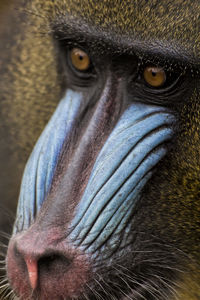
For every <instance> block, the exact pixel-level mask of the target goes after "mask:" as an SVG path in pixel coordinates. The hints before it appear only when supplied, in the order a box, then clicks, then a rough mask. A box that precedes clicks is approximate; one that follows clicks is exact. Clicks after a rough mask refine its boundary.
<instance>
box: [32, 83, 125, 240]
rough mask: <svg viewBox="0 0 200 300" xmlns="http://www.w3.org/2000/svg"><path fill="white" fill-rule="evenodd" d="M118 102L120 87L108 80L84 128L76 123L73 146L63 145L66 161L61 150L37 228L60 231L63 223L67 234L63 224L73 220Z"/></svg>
mask: <svg viewBox="0 0 200 300" xmlns="http://www.w3.org/2000/svg"><path fill="white" fill-rule="evenodd" d="M122 102H123V101H122V95H121V90H120V83H119V82H118V81H117V80H116V79H112V78H110V80H108V82H107V84H106V85H105V87H104V90H103V92H102V94H101V97H100V99H99V100H98V101H97V103H96V105H95V108H94V112H93V114H92V116H91V117H90V118H88V120H87V122H86V126H85V128H81V123H80V125H79V126H80V131H79V130H78V132H77V133H76V136H75V137H74V138H75V140H76V143H75V146H74V145H73V142H74V139H73V137H72V139H71V140H70V145H67V149H69V151H70V152H72V154H71V153H70V160H69V154H68V151H66V149H63V155H61V160H60V161H59V162H58V164H57V169H58V170H60V169H61V170H62V171H61V172H60V171H58V172H57V171H56V172H55V176H54V180H53V184H52V188H51V191H50V193H49V195H48V197H47V199H46V201H45V203H44V206H43V208H42V209H41V212H40V213H39V216H38V218H36V222H39V223H40V225H41V226H43V225H44V227H46V226H51V225H52V224H57V225H58V226H59V227H60V228H61V227H62V228H63V220H64V223H65V228H63V229H64V230H65V234H67V225H66V224H67V223H68V222H69V221H70V220H71V218H72V217H73V210H74V208H75V207H76V205H77V203H78V202H79V200H80V198H81V196H82V194H83V192H84V189H85V187H86V185H87V182H88V180H89V176H90V172H91V170H92V167H93V165H94V163H95V159H96V157H97V155H98V153H99V151H100V150H101V148H102V146H103V144H104V142H105V140H106V138H107V137H108V135H109V133H110V132H111V130H112V129H113V127H114V126H115V124H116V122H117V120H118V119H119V116H120V112H121V109H122V105H123V104H122ZM70 149H72V150H70ZM39 223H38V224H39ZM42 224H43V225H42Z"/></svg>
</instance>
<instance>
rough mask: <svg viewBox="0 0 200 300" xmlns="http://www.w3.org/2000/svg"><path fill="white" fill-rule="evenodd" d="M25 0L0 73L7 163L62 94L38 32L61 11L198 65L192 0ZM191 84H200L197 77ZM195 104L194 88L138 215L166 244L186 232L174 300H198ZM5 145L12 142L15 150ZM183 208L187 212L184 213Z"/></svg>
mask: <svg viewBox="0 0 200 300" xmlns="http://www.w3.org/2000/svg"><path fill="white" fill-rule="evenodd" d="M32 2H33V3H32ZM32 2H31V1H30V2H29V3H30V7H29V8H28V10H30V11H33V12H35V13H38V15H39V17H38V16H37V15H34V14H33V15H32V14H29V13H28V12H27V14H26V17H25V21H24V24H23V26H22V29H21V30H19V33H18V34H17V35H16V36H15V37H14V38H13V44H12V45H11V46H10V47H11V48H12V51H11V59H10V61H9V65H8V72H7V73H6V74H7V75H3V78H2V82H4V83H5V82H7V85H8V86H3V85H2V84H1V83H0V90H1V91H3V93H4V94H5V95H6V96H5V99H4V101H2V102H1V104H0V108H1V112H0V114H1V116H2V118H3V120H4V121H5V123H4V126H5V127H7V128H8V131H9V133H8V136H9V138H8V137H6V139H9V140H8V142H7V143H8V144H9V146H8V147H9V149H11V151H13V153H15V154H14V160H16V161H18V160H19V158H20V160H21V162H20V164H22V165H23V164H24V162H25V160H26V158H27V157H28V155H29V153H30V151H31V149H32V147H33V145H34V143H35V141H36V139H37V138H38V136H39V134H40V133H41V131H42V129H43V127H44V125H45V124H46V122H47V120H48V119H49V118H50V116H51V114H52V113H53V111H54V110H55V108H56V105H57V103H58V101H59V100H60V98H61V95H62V88H61V82H62V78H60V77H62V75H61V76H59V75H58V74H57V65H56V62H55V61H56V59H55V49H54V45H53V44H52V38H51V36H50V35H48V34H43V32H46V31H47V32H49V31H50V30H51V29H50V27H49V24H48V20H49V19H56V20H57V19H59V18H61V19H63V18H65V14H66V13H67V14H72V15H73V16H74V17H75V18H78V19H79V20H84V22H86V23H88V24H89V25H90V26H96V27H97V28H99V30H100V31H101V30H102V29H101V28H103V30H105V32H107V31H111V32H112V34H113V35H114V33H116V35H124V36H127V35H128V37H127V38H128V40H129V41H130V43H131V40H132V39H138V40H144V41H146V43H147V44H148V41H152V40H153V41H154V40H155V37H156V40H158V41H160V40H161V41H164V42H165V43H166V44H170V43H172V44H174V45H178V46H180V47H181V48H182V49H184V50H185V52H187V53H188V55H189V56H190V57H191V60H192V61H197V62H198V64H199V60H200V34H199V28H200V26H199V25H200V21H199V20H200V19H199V12H200V7H199V6H200V4H199V0H195V1H192V0H190V1H188V0H175V1H170V0H162V1H161V0H152V1H143V0H141V1H131V0H127V1H120V0H115V1H114V0H107V1H106V0H102V1H99V0H96V1H95V0H88V1H87V0H57V1H56V2H55V1H53V0H52V1H50V0H48V1H42V2H41V1H39V0H35V1H32ZM22 3H23V2H22ZM137 4H138V5H137ZM110 8H112V9H110ZM41 12H42V14H41ZM194 12H196V13H194ZM27 19H28V23H27ZM23 31H24V32H25V33H23ZM127 32H128V34H127ZM41 36H42V38H41ZM41 40H42V43H41ZM46 49H48V52H47V51H46ZM6 76H7V78H6ZM44 82H45V85H44V84H43V83H44ZM196 85H197V86H198V85H199V79H198V81H197V83H196ZM6 90H7V91H9V92H6ZM22 95H23V97H22ZM199 102H200V91H199V88H197V89H196V91H194V93H193V95H192V97H191V99H189V101H188V103H186V104H185V105H184V106H183V108H182V111H181V118H180V119H181V123H182V124H181V125H180V126H181V129H180V132H179V135H178V138H179V140H178V143H177V145H176V149H175V150H174V151H173V152H172V153H171V154H170V156H169V157H170V159H169V160H168V161H170V162H171V165H170V166H164V168H163V169H162V173H161V172H158V175H157V178H158V177H159V176H160V179H158V181H157V184H159V185H160V187H159V191H157V190H156V189H155V187H153V188H152V190H153V192H151V197H154V198H155V203H154V204H153V205H152V210H151V213H150V214H149V215H147V216H145V221H144V220H143V218H144V216H142V217H141V219H142V220H143V222H144V225H143V226H144V227H145V226H146V225H147V224H148V228H149V230H151V228H153V229H154V231H155V232H156V233H158V235H159V236H161V237H162V238H163V239H165V238H166V241H169V242H172V243H173V242H174V241H176V240H178V241H179V240H180V239H181V238H182V237H183V236H185V244H184V245H183V244H181V243H180V244H178V246H179V247H180V251H183V252H184V253H185V254H186V255H188V256H190V257H191V258H192V260H194V261H195V263H193V264H192V263H191V262H190V263H188V265H186V269H187V270H188V272H187V273H185V274H183V275H182V278H181V279H179V280H178V282H177V284H178V285H179V286H180V288H179V289H177V293H178V296H177V297H176V298H174V299H173V298H171V299H173V300H183V299H184V300H185V299H186V300H198V299H199V295H200V287H199V286H200V284H199V283H200V274H199V265H198V262H199V261H200V253H199V242H200V241H199V240H198V234H199V233H200V231H199V214H200V207H199V184H200V180H199V171H200V159H199V157H200V155H199V154H200V153H199V143H200V135H199V134H200V132H199V131H200V127H199V119H200V113H199V111H200V106H199ZM32 107H34V110H33V109H32ZM27 115H28V118H27ZM11 144H12V145H15V146H14V149H13V148H11V146H10V145H11ZM17 153H19V154H17ZM15 156H16V158H15ZM21 168H22V167H21ZM169 169H170V171H169ZM166 179H167V180H166ZM154 189H155V190H154ZM156 199H158V200H156ZM180 202H181V206H180ZM148 203H151V201H150V200H149V199H147V206H148ZM149 205H150V207H151V204H149ZM179 207H180V208H179ZM184 207H186V208H187V209H185V210H184V209H183V208H184ZM190 207H191V209H188V208H190ZM148 213H149V210H148ZM158 224H159V225H160V227H159V228H157V227H158ZM166 224H167V225H168V230H167V234H168V236H166ZM155 228H156V229H155ZM169 233H171V236H169ZM196 262H197V263H196ZM171 299H170V300H171Z"/></svg>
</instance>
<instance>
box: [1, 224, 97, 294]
mask: <svg viewBox="0 0 200 300" xmlns="http://www.w3.org/2000/svg"><path fill="white" fill-rule="evenodd" d="M33 228H34V226H33V227H32V229H31V228H30V229H29V230H28V231H26V232H22V233H20V234H17V235H16V236H15V237H14V238H12V239H11V241H10V244H9V249H8V255H7V274H8V278H9V281H10V284H11V285H12V287H13V289H14V291H15V293H16V294H17V295H18V296H19V297H20V299H22V300H27V299H38V300H49V299H51V300H62V299H66V300H67V299H71V298H73V297H78V296H80V294H81V293H82V292H83V291H84V288H85V286H86V284H87V283H88V282H89V280H90V278H91V276H92V271H91V269H92V268H91V264H90V262H89V259H88V257H86V255H85V254H84V253H81V251H79V250H78V249H74V248H73V246H72V245H70V244H69V243H67V242H66V241H65V242H63V241H62V242H60V241H59V240H60V236H59V234H58V230H57V229H53V230H50V231H49V232H48V233H47V232H40V233H39V232H38V231H37V230H33ZM30 231H31V232H30ZM30 233H31V234H30ZM30 236H31V237H30ZM52 258H53V259H52Z"/></svg>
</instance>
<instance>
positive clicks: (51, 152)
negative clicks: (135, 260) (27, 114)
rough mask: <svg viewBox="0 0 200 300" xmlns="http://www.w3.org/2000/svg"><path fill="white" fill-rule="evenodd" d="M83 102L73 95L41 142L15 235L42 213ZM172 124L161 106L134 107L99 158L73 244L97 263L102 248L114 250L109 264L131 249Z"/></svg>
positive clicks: (28, 177)
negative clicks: (139, 207) (139, 206)
mask: <svg viewBox="0 0 200 300" xmlns="http://www.w3.org/2000/svg"><path fill="white" fill-rule="evenodd" d="M82 101H83V97H82V94H81V93H77V92H74V91H71V90H68V91H67V93H66V96H65V97H64V99H63V100H62V101H61V102H60V104H59V105H58V107H57V109H56V111H55V113H54V114H53V116H52V118H51V120H50V121H49V123H48V125H47V126H46V128H45V130H44V131H43V133H42V135H41V137H40V138H39V140H38V142H37V144H36V146H35V148H34V150H33V152H32V155H31V157H30V159H29V161H28V163H27V166H26V169H25V172H24V176H23V181H22V186H21V192H20V197H19V205H18V212H17V220H16V224H15V228H14V232H15V233H16V232H19V231H21V230H24V229H27V228H28V227H29V226H30V224H31V223H32V222H33V220H34V216H35V215H36V214H37V212H38V211H39V210H40V208H41V206H42V203H43V202H44V199H45V197H46V195H47V193H48V191H49V188H50V186H51V183H52V179H53V175H54V171H55V167H56V164H57V162H58V159H59V155H60V152H61V149H62V147H63V144H64V142H65V141H66V140H67V139H68V137H69V134H70V132H71V130H72V127H73V125H74V120H75V118H76V116H77V114H78V111H79V110H80V108H81V103H82ZM173 121H174V117H173V116H172V115H171V114H170V113H169V112H167V110H166V109H165V108H163V107H159V106H153V105H149V104H141V103H132V104H131V105H130V106H129V107H128V108H127V109H126V110H125V111H124V113H123V114H122V116H121V117H120V119H119V121H118V123H117V124H116V126H115V128H114V129H113V131H112V132H111V134H110V136H109V137H108V138H107V141H106V142H105V144H104V146H103V147H102V149H101V151H100V152H99V154H98V156H97V159H96V162H95V164H94V166H93V169H92V171H91V175H90V178H89V181H88V184H87V187H86V189H85V191H84V194H83V196H82V199H81V200H80V202H79V204H78V206H77V208H76V210H75V212H74V217H73V219H72V221H71V225H70V233H69V235H68V240H69V241H70V242H72V243H73V245H74V246H75V247H79V248H80V249H82V250H83V251H85V252H87V253H90V254H92V255H93V256H94V257H96V256H97V251H98V249H99V248H101V250H102V249H105V248H106V247H109V251H108V252H107V251H102V252H103V258H104V259H106V258H107V255H110V252H111V250H112V249H113V251H114V249H115V248H116V247H124V246H126V245H127V244H128V243H129V238H128V237H129V232H130V225H129V219H130V217H131V215H132V214H133V213H134V208H135V205H136V203H137V201H138V200H139V199H140V197H141V192H142V190H143V188H144V186H145V185H146V183H147V182H148V180H149V179H150V178H151V176H152V173H153V171H152V168H154V167H155V166H156V165H157V163H158V162H159V161H160V160H161V159H162V158H163V157H164V156H165V154H166V148H165V146H164V142H165V141H168V140H170V139H171V137H172V135H173V131H172V128H171V127H170V125H171V124H172V123H173ZM122 232H123V238H122V237H121V233H122ZM108 245H109V246H108ZM108 253H109V254H108Z"/></svg>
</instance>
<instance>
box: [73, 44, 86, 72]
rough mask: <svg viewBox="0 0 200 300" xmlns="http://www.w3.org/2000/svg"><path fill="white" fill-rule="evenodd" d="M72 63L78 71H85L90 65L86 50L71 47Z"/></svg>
mask: <svg viewBox="0 0 200 300" xmlns="http://www.w3.org/2000/svg"><path fill="white" fill-rule="evenodd" d="M70 58H71V62H72V65H73V66H74V67H75V68H76V69H77V70H78V71H87V70H88V69H89V67H90V58H89V56H88V54H87V53H86V52H84V51H83V50H81V49H79V48H73V49H72V50H71V52H70Z"/></svg>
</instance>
